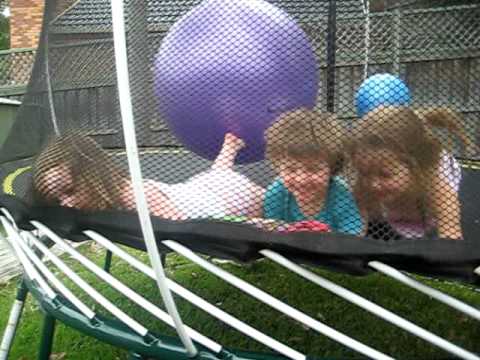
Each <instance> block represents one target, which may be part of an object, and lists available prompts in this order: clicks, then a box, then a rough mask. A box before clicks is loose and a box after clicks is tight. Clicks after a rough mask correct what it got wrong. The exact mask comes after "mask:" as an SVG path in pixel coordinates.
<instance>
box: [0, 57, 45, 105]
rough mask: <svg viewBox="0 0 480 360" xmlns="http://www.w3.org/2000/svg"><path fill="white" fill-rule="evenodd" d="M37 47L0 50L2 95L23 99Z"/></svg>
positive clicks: (0, 89)
mask: <svg viewBox="0 0 480 360" xmlns="http://www.w3.org/2000/svg"><path fill="white" fill-rule="evenodd" d="M35 52H36V51H35V49H10V50H3V51H0V97H6V98H10V99H14V100H21V99H22V97H23V95H24V94H25V92H26V88H27V84H28V81H29V79H30V73H31V72H32V68H33V62H34V60H35Z"/></svg>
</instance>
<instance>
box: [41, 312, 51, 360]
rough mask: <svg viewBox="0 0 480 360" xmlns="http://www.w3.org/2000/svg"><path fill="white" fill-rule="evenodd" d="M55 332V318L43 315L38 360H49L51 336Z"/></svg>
mask: <svg viewBox="0 0 480 360" xmlns="http://www.w3.org/2000/svg"><path fill="white" fill-rule="evenodd" d="M54 332H55V318H54V317H53V316H50V315H45V317H44V318H43V329H42V339H41V342H40V353H39V354H38V360H49V359H50V354H51V353H52V345H53V335H54Z"/></svg>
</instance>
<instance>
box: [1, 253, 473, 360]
mask: <svg viewBox="0 0 480 360" xmlns="http://www.w3.org/2000/svg"><path fill="white" fill-rule="evenodd" d="M128 251H129V252H130V253H131V254H133V255H135V256H136V257H138V258H140V259H142V260H143V261H146V255H145V254H144V253H141V252H137V251H134V250H128ZM81 252H83V253H84V254H86V255H88V257H89V258H91V259H94V260H95V261H96V262H98V263H101V262H102V259H103V256H104V253H103V251H101V250H100V249H98V248H97V247H93V246H91V245H89V244H87V245H84V246H82V247H81ZM67 263H69V264H72V266H73V267H74V269H76V271H77V272H78V273H79V274H80V275H81V276H82V278H84V279H85V280H87V281H88V282H89V283H90V284H92V285H94V286H95V287H96V288H97V289H100V290H101V292H102V293H103V294H104V295H105V296H106V297H107V298H109V299H110V300H111V301H113V302H114V303H115V304H116V305H118V306H119V307H120V308H121V309H123V310H124V311H126V312H127V313H128V314H130V315H132V316H133V317H134V318H135V319H137V320H139V321H140V322H141V323H143V324H144V325H146V326H147V327H150V328H152V329H155V330H156V331H160V332H162V333H166V334H169V335H174V333H173V331H172V330H171V329H169V328H166V327H165V326H164V325H162V324H161V323H160V322H159V321H156V320H153V319H152V318H151V317H150V316H149V315H148V314H147V313H146V312H145V311H143V310H142V309H140V308H139V307H138V306H136V305H134V304H132V303H131V302H130V301H128V300H126V299H125V297H123V296H122V295H121V294H119V293H118V292H116V291H115V290H113V289H112V288H110V287H109V286H108V285H106V284H104V283H101V282H100V280H98V279H96V277H95V276H94V275H92V274H91V273H89V272H88V271H86V270H85V269H84V268H82V267H81V266H79V265H78V264H77V263H76V262H74V261H73V260H70V259H68V260H67ZM221 266H222V267H223V268H224V269H226V270H228V271H230V272H232V273H234V274H236V275H237V276H239V277H241V278H243V279H245V280H247V281H249V282H251V283H253V284H256V285H257V286H258V287H260V288H261V289H263V290H265V291H267V292H269V293H271V294H273V295H275V296H276V297H277V298H279V299H281V300H282V301H284V302H286V303H288V304H290V305H293V306H295V307H297V308H298V309H300V310H302V311H304V312H305V313H307V314H309V315H311V316H312V317H314V318H316V319H318V320H320V321H322V322H324V323H325V324H327V325H329V326H332V327H333V328H335V329H337V330H339V331H341V332H343V333H345V334H348V335H349V336H351V337H353V338H355V339H357V340H359V341H362V342H365V343H366V344H367V345H369V346H371V347H373V348H375V349H377V350H380V351H382V352H385V353H387V354H389V355H391V356H393V357H396V358H403V359H439V358H448V356H449V354H447V353H445V352H443V351H442V350H439V349H437V348H434V347H433V346H431V345H429V344H428V343H426V342H425V341H423V340H420V339H418V338H416V337H414V336H412V335H410V334H409V333H407V332H405V331H403V330H401V329H398V328H397V327H395V326H393V325H390V324H388V323H386V322H385V321H383V320H380V319H378V318H377V317H375V316H374V315H372V314H370V313H368V312H366V311H364V310H362V309H360V308H358V307H355V306H354V305H351V304H350V303H348V302H347V301H345V300H342V299H341V298H339V297H337V296H335V295H333V294H331V293H329V292H327V291H325V290H323V289H321V288H319V287H318V286H315V285H313V284H312V283H309V282H307V281H305V280H303V279H301V278H299V277H298V276H297V275H295V274H293V273H290V272H288V271H286V270H284V269H283V268H281V267H280V266H278V265H276V264H274V263H272V262H270V261H268V260H262V261H258V262H256V263H254V264H251V265H249V266H239V265H236V264H222V265H221ZM112 269H113V270H112V273H113V274H114V275H115V276H116V277H117V278H119V279H121V280H122V281H123V282H124V283H126V284H128V285H129V286H130V287H131V288H133V289H135V290H136V291H137V292H138V293H140V294H142V295H143V296H145V297H146V298H147V299H149V300H150V301H152V302H154V303H157V304H158V303H159V296H158V290H157V288H156V286H155V284H154V282H153V281H152V280H151V279H149V278H147V277H146V276H144V275H143V274H140V273H138V272H135V271H134V270H132V269H131V268H130V267H129V266H128V265H127V264H126V263H124V262H123V261H121V260H119V259H118V258H115V257H114V259H113V263H112ZM315 271H316V272H317V273H319V274H320V275H322V276H324V277H326V278H328V279H330V280H332V281H334V282H336V283H337V284H340V285H342V286H345V287H346V288H348V289H350V290H353V291H354V292H356V293H358V294H359V295H362V296H364V297H366V298H368V299H369V300H372V301H374V302H376V303H378V304H380V305H382V306H385V307H386V308H387V309H389V310H392V311H394V312H395V313H397V314H398V315H401V316H404V317H405V318H407V319H409V320H412V321H415V322H416V323H417V324H418V325H420V326H422V327H424V328H426V329H428V330H430V331H432V332H433V333H435V334H437V335H440V336H442V337H444V338H446V339H448V340H450V341H452V342H454V343H455V344H457V345H460V346H462V347H464V348H466V349H468V350H470V351H474V352H480V341H478V340H479V338H480V322H478V321H475V320H473V319H471V318H469V317H467V316H464V315H462V314H461V313H459V312H457V311H455V310H453V309H451V308H449V307H447V306H446V305H443V304H441V303H439V302H437V301H435V300H432V299H430V298H429V297H427V296H425V295H423V294H420V293H418V292H416V291H414V290H411V289H409V288H407V287H405V286H403V285H401V284H399V283H397V282H395V281H393V280H390V279H388V278H386V277H385V276H382V275H379V274H372V275H369V276H366V277H352V276H348V275H343V274H337V273H332V272H330V271H325V270H319V269H315ZM167 274H168V276H169V277H171V278H173V279H175V280H176V281H177V282H178V283H180V284H181V285H183V286H185V287H186V288H188V289H190V290H191V291H193V292H195V293H196V294H198V295H199V296H201V297H203V298H205V299H206V300H208V301H210V302H211V303H213V304H216V305H217V306H219V307H220V308H222V309H223V310H225V311H227V312H229V313H231V314H232V315H234V316H236V317H238V318H241V319H243V320H244V321H246V322H247V323H249V324H251V325H253V326H254V327H256V328H257V329H259V330H262V331H265V332H266V333H267V334H269V335H271V336H273V337H274V338H276V339H277V340H280V341H283V342H285V343H287V344H288V345H290V346H292V347H293V348H295V349H297V350H299V351H302V352H305V353H308V354H311V355H317V356H324V357H329V358H361V356H359V355H357V354H356V353H354V352H353V351H350V350H348V349H346V348H345V347H343V346H342V345H339V344H337V343H336V342H334V341H332V340H329V339H328V338H326V337H324V336H322V335H320V334H318V333H316V332H314V331H312V330H309V329H307V328H305V327H304V326H302V325H300V324H298V323H297V322H295V321H292V320H290V319H288V318H287V317H286V316H284V315H281V314H280V313H278V312H276V311H275V310H272V309H271V308H270V307H268V306H266V305H263V304H260V303H259V302H258V301H256V300H253V299H252V298H250V297H248V296H246V295H244V294H243V293H241V292H240V291H238V290H237V289H235V288H233V287H232V286H230V285H228V284H226V283H224V282H222V281H221V280H219V279H218V278H216V277H215V276H213V275H211V274H209V273H207V272H206V271H204V270H203V269H201V268H200V267H198V266H196V265H193V264H192V263H190V262H189V261H188V260H185V259H184V258H182V257H180V256H177V255H169V256H168V258H167ZM418 279H419V280H420V281H422V282H424V283H426V284H428V285H431V286H433V287H435V288H437V289H439V290H442V291H444V292H446V293H447V294H450V295H452V296H454V297H456V298H458V299H460V300H463V301H465V302H466V303H468V304H471V305H473V306H476V307H477V308H480V292H479V291H478V290H475V289H474V288H473V287H471V286H468V285H462V284H459V283H452V282H443V281H436V280H431V279H425V278H420V277H418ZM64 280H65V282H67V283H68V284H70V285H71V286H70V287H71V288H73V289H75V290H76V293H78V294H80V293H81V291H80V290H78V289H76V288H75V286H73V285H72V283H71V282H70V281H69V280H68V279H64ZM15 287H16V284H15V281H12V282H11V283H9V284H7V285H5V286H3V287H1V288H0V329H3V328H4V327H5V325H6V322H7V318H8V312H9V309H10V305H11V303H12V301H13V299H14V296H15ZM83 298H84V299H85V301H86V302H88V303H91V304H92V302H91V301H90V300H88V299H87V297H86V296H83ZM178 304H179V310H180V313H181V315H182V317H183V319H184V320H185V322H186V323H187V324H188V325H190V326H191V327H192V328H194V329H196V330H198V331H200V332H203V333H204V334H205V335H208V336H209V337H211V338H212V339H215V340H216V341H218V342H219V343H221V344H223V345H224V346H226V347H231V348H237V349H238V348H240V349H245V350H246V349H248V350H259V351H268V349H266V348H265V347H263V346H262V345H259V344H258V343H257V342H255V341H253V340H249V339H247V338H246V337H245V336H242V335H239V333H237V332H236V331H234V330H231V329H230V328H229V327H228V326H226V325H224V324H222V323H220V322H219V321H217V320H215V319H214V318H212V317H211V316H209V315H208V314H206V313H205V312H203V311H202V310H199V309H197V308H194V307H193V306H191V305H190V304H189V303H187V302H185V301H183V300H181V299H179V300H178ZM96 309H98V305H97V306H96ZM40 327H41V312H40V311H39V309H38V307H37V305H36V303H35V301H33V300H32V299H31V298H30V297H29V300H28V302H27V304H26V307H25V313H24V317H23V321H22V322H21V326H20V328H19V330H18V333H17V337H16V340H15V343H14V346H13V349H12V353H11V359H24V360H26V359H34V358H35V357H36V350H37V346H38V343H39V330H40ZM54 353H55V354H56V357H55V358H56V359H57V360H59V359H81V360H86V359H87V360H90V359H102V360H110V359H111V360H116V359H126V352H125V351H123V350H120V349H115V348H113V347H111V346H109V345H106V344H103V343H100V342H99V341H97V340H95V339H93V338H90V337H87V336H84V335H81V334H79V333H77V332H75V331H72V330H71V329H69V328H67V327H65V326H63V325H61V324H60V325H59V326H58V327H57V331H56V337H55V342H54Z"/></svg>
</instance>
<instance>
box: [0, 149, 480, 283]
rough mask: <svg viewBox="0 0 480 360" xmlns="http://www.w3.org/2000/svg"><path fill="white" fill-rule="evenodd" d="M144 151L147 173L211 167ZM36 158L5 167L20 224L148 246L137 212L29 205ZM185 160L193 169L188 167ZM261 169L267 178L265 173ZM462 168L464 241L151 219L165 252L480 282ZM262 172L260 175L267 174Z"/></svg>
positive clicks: (185, 174) (165, 175)
mask: <svg viewBox="0 0 480 360" xmlns="http://www.w3.org/2000/svg"><path fill="white" fill-rule="evenodd" d="M116 155H117V156H119V157H121V158H123V159H124V160H125V162H124V163H125V165H126V158H125V154H124V153H118V152H117V153H116ZM141 156H142V162H148V163H149V164H150V165H149V166H147V167H146V168H148V169H150V172H144V173H143V176H144V178H148V179H155V180H160V181H163V182H171V183H174V182H179V181H183V180H186V179H188V178H189V177H191V176H193V175H194V174H196V173H198V172H199V171H202V170H205V169H207V168H208V167H209V166H210V164H211V162H209V161H207V160H203V159H201V158H199V157H197V156H195V155H192V154H190V153H187V152H185V151H179V150H174V151H171V150H146V151H143V152H142V154H141ZM179 161H181V162H182V166H181V167H174V166H173V167H172V164H175V163H176V162H177V163H178V162H179ZM31 162H32V161H31V160H23V161H20V162H16V163H9V164H4V165H2V167H0V175H1V181H2V191H3V193H4V194H5V195H3V196H2V197H1V199H0V205H2V206H4V207H6V208H7V209H8V210H9V211H10V212H11V213H12V215H13V216H14V218H15V220H16V222H17V224H19V226H20V227H22V228H25V229H31V225H30V223H29V222H30V220H38V221H41V222H43V223H44V224H46V225H47V226H49V227H50V228H52V230H54V231H56V232H57V233H59V235H61V236H63V237H65V238H69V239H72V240H74V241H80V240H85V236H84V235H83V231H84V230H88V229H90V230H96V231H98V232H99V233H101V234H103V235H104V236H107V237H108V238H110V239H111V240H112V241H115V242H118V243H121V244H124V245H127V246H130V247H133V248H137V249H141V250H145V245H144V242H143V240H142V234H141V229H140V224H139V220H138V216H137V214H136V213H133V212H121V211H111V212H109V211H104V212H99V213H95V214H91V213H87V212H84V211H80V210H76V209H68V208H60V207H45V206H42V207H31V206H28V205H27V203H28V202H25V199H28V195H27V189H29V188H30V183H31V175H32V170H31ZM186 163H188V164H191V166H186V165H185V164H186ZM152 164H155V166H152ZM260 167H262V169H263V170H264V174H265V175H263V174H262V172H261V171H259V168H260ZM165 169H169V170H168V171H165ZM186 169H188V171H187V170H186ZM237 170H238V171H240V172H242V173H244V174H245V175H247V176H249V177H251V178H252V180H253V181H256V182H257V183H259V184H260V185H262V186H265V185H266V184H268V183H269V182H270V181H271V179H272V178H273V176H274V173H273V172H272V170H271V169H270V167H269V166H268V164H266V163H263V164H258V163H257V164H254V165H250V166H239V167H238V168H237ZM462 171H463V179H462V184H461V187H460V193H459V194H460V199H461V204H462V207H461V210H462V227H463V231H464V234H465V240H462V241H447V240H442V239H424V238H421V239H400V240H395V241H380V240H374V239H370V238H359V237H356V236H351V235H342V234H334V233H288V234H282V233H278V232H272V231H267V230H265V229H259V228H256V227H254V226H252V225H246V224H238V223H229V222H225V221H217V220H189V221H169V220H164V219H160V218H153V219H152V222H153V227H154V232H155V236H156V239H157V241H158V244H159V248H160V250H161V251H164V252H167V251H168V249H166V248H165V247H163V246H162V244H161V241H162V240H165V239H171V240H176V241H178V242H180V243H182V244H184V245H185V246H188V247H189V248H191V249H192V250H194V251H197V252H200V253H203V254H208V255H212V256H216V257H221V258H227V259H234V260H238V261H243V262H247V261H252V260H255V259H258V258H259V257H261V255H260V254H259V251H260V250H262V249H272V250H274V251H277V252H279V253H281V254H284V255H286V256H287V257H289V258H290V259H292V260H294V261H296V262H299V263H305V264H312V265H317V266H322V267H327V268H329V269H332V270H340V271H342V272H348V273H351V274H366V273H369V272H370V270H369V267H368V262H369V261H372V260H378V261H383V262H385V263H388V264H390V265H393V266H396V267H397V268H400V269H404V270H409V271H413V272H417V273H422V274H429V275H434V276H440V277H447V278H456V279H461V280H464V281H468V282H474V283H478V282H479V281H480V280H479V277H478V276H476V275H475V274H474V273H473V270H474V269H475V268H476V267H478V266H480V242H479V241H478V240H477V239H478V234H480V192H478V184H480V170H478V168H476V167H474V166H469V167H464V168H463V170H462ZM258 174H262V176H261V178H260V177H259V175H258ZM6 190H8V191H6ZM12 195H15V196H12ZM22 199H23V200H22Z"/></svg>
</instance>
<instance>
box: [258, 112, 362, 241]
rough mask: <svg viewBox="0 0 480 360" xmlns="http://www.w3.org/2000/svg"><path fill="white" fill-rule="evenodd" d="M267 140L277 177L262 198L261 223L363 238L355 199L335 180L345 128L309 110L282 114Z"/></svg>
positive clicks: (360, 218)
mask: <svg viewBox="0 0 480 360" xmlns="http://www.w3.org/2000/svg"><path fill="white" fill-rule="evenodd" d="M266 140H267V157H268V158H269V160H270V161H271V163H272V165H273V167H274V169H275V171H276V172H277V174H278V175H279V177H278V178H277V179H276V180H275V181H274V182H273V183H272V184H271V185H270V186H269V187H268V188H267V191H266V193H265V197H264V201H263V215H264V217H265V218H269V219H276V220H283V221H286V222H296V221H302V220H317V221H321V222H323V223H326V224H328V225H329V226H330V228H331V229H332V231H334V232H342V233H347V234H353V235H360V234H362V233H363V231H364V224H363V221H362V217H361V215H360V211H359V209H358V206H357V204H356V202H355V200H354V197H353V195H352V193H351V192H350V190H349V188H348V186H347V184H346V182H345V181H344V180H343V179H342V178H341V177H340V176H336V173H337V172H338V171H339V170H340V169H341V162H342V159H343V128H342V127H341V126H340V124H339V123H338V121H337V119H336V117H335V116H334V115H332V114H321V113H317V112H315V111H312V110H308V109H299V110H296V111H293V112H289V113H285V114H283V115H282V116H281V117H280V118H279V119H278V120H277V121H275V123H274V124H273V125H272V126H271V127H270V128H269V129H268V130H267V132H266Z"/></svg>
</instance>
